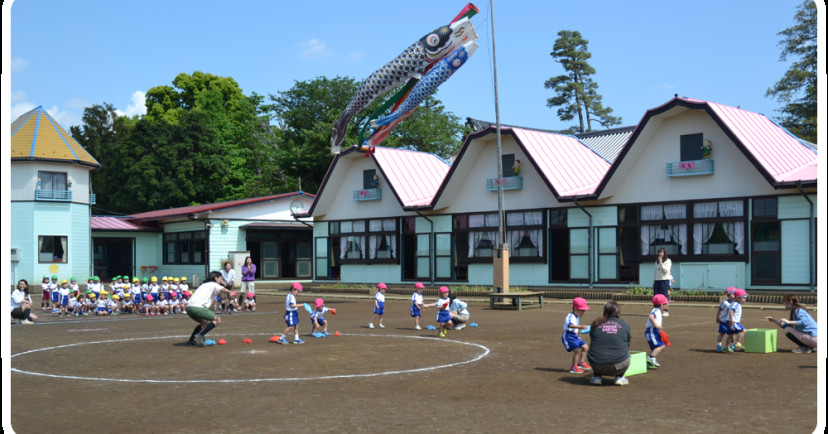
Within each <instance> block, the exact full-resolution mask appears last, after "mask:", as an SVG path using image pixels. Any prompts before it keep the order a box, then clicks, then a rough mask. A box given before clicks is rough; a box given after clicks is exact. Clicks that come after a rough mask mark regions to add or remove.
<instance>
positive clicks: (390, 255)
mask: <svg viewBox="0 0 828 434" xmlns="http://www.w3.org/2000/svg"><path fill="white" fill-rule="evenodd" d="M336 223H337V226H338V228H333V227H330V226H329V229H332V232H331V235H334V234H338V235H339V255H340V256H339V259H340V260H362V261H365V262H376V261H377V260H379V262H396V259H397V256H398V254H397V240H398V238H399V235H398V233H397V232H398V231H397V219H393V218H392V219H371V220H351V221H341V222H336ZM333 230H336V232H333Z"/></svg>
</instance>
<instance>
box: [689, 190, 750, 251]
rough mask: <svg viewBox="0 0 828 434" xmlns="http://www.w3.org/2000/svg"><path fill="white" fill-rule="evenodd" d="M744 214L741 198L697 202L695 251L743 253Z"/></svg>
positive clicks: (694, 219)
mask: <svg viewBox="0 0 828 434" xmlns="http://www.w3.org/2000/svg"><path fill="white" fill-rule="evenodd" d="M744 215H745V213H744V201H742V200H723V201H719V202H697V203H694V204H693V221H694V223H693V254H694V255H734V254H738V255H742V254H744V253H745V222H744Z"/></svg>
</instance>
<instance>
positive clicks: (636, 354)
mask: <svg viewBox="0 0 828 434" xmlns="http://www.w3.org/2000/svg"><path fill="white" fill-rule="evenodd" d="M646 373H647V353H645V352H644V351H630V367H629V368H627V372H626V373H625V374H624V376H625V377H629V376H630V375H638V374H646Z"/></svg>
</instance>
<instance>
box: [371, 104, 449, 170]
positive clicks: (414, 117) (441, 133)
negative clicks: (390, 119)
mask: <svg viewBox="0 0 828 434" xmlns="http://www.w3.org/2000/svg"><path fill="white" fill-rule="evenodd" d="M435 95H436V93H434V94H432V95H430V96H428V97H427V98H426V99H425V101H423V104H422V105H421V106H420V107H418V108H417V109H416V110H414V112H412V113H411V115H410V116H408V118H406V119H405V120H404V121H402V122H400V123H399V124H398V125H397V126H396V127H395V128H394V129H393V130H391V132H390V133H389V134H388V137H387V138H386V139H385V140H384V141H383V142H382V143H381V146H387V147H390V148H403V149H411V150H416V151H421V152H431V153H432V154H435V155H437V156H439V157H440V158H442V159H444V160H449V159H451V158H452V157H454V156H455V155H456V154H457V151H458V150H459V149H460V145H461V144H462V140H463V123H462V122H461V120H460V118H459V117H457V116H455V115H454V114H453V113H451V112H447V111H446V110H445V107H444V106H443V103H442V102H441V101H440V100H438V99H437V98H435Z"/></svg>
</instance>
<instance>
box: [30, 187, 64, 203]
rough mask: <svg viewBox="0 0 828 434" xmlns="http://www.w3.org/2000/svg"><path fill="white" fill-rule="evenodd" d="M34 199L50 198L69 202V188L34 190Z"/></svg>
mask: <svg viewBox="0 0 828 434" xmlns="http://www.w3.org/2000/svg"><path fill="white" fill-rule="evenodd" d="M35 200H51V201H57V202H71V201H72V191H71V190H35Z"/></svg>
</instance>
